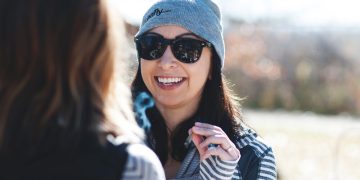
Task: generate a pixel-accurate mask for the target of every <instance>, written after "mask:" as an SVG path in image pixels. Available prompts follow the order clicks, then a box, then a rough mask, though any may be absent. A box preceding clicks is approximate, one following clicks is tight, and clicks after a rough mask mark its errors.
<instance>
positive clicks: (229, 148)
mask: <svg viewBox="0 0 360 180" xmlns="http://www.w3.org/2000/svg"><path fill="white" fill-rule="evenodd" d="M189 134H190V135H191V138H192V140H193V142H194V144H195V146H196V148H197V149H198V151H199V154H200V159H201V160H205V159H207V158H208V157H210V156H211V155H214V156H218V157H219V158H220V159H221V160H224V161H232V160H237V159H238V158H239V157H240V151H239V150H238V149H237V148H236V146H235V144H234V143H233V142H232V141H230V139H229V137H228V136H227V135H226V133H225V132H224V131H223V130H222V129H221V128H220V127H218V126H214V125H210V124H206V123H199V122H196V123H195V126H193V127H192V128H191V129H189ZM204 138H205V139H204ZM209 144H216V145H218V146H217V147H211V148H208V145H209Z"/></svg>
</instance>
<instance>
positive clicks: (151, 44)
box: [136, 35, 165, 60]
mask: <svg viewBox="0 0 360 180" xmlns="http://www.w3.org/2000/svg"><path fill="white" fill-rule="evenodd" d="M162 42H163V39H162V37H160V36H153V35H148V36H143V37H141V38H140V39H138V40H137V41H136V48H137V50H138V53H139V56H140V58H143V59H146V60H155V59H158V58H160V57H161V56H162V55H163V53H164V50H165V48H164V47H163V45H162Z"/></svg>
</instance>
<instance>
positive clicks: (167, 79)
mask: <svg viewBox="0 0 360 180" xmlns="http://www.w3.org/2000/svg"><path fill="white" fill-rule="evenodd" d="M154 79H155V81H156V84H157V85H158V86H159V87H160V88H161V89H163V90H173V89H176V88H177V87H179V86H180V85H181V84H183V83H184V82H185V81H186V79H187V78H185V77H176V76H155V77H154Z"/></svg>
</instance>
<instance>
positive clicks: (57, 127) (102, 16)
mask: <svg viewBox="0 0 360 180" xmlns="http://www.w3.org/2000/svg"><path fill="white" fill-rule="evenodd" d="M0 27H1V28H0V107H1V108H0V179H121V178H124V179H127V178H133V179H164V174H163V170H162V167H161V164H160V162H159V160H158V159H157V158H156V155H155V154H154V153H153V152H152V151H151V150H149V149H148V148H147V147H145V146H144V145H141V144H139V142H141V138H142V137H143V133H142V131H141V130H140V129H139V128H138V127H137V125H136V123H135V120H134V117H133V114H132V110H131V105H130V97H129V96H130V91H129V89H128V88H127V87H126V86H125V85H124V84H123V82H122V80H121V79H117V78H116V77H121V75H119V74H118V72H115V69H116V70H122V71H123V65H121V64H120V65H119V64H118V63H119V62H120V61H119V59H118V57H119V56H118V54H117V52H116V51H115V50H116V49H119V48H120V47H118V45H119V44H120V43H117V42H116V40H119V39H118V37H117V36H116V34H115V32H116V31H117V32H118V31H119V29H118V28H114V23H113V22H112V19H111V16H110V12H109V7H108V4H107V3H105V1H102V0H51V1H45V0H39V1H35V0H31V1H27V0H25V1H22V0H1V1H0ZM120 31H123V29H120ZM121 38H122V37H121ZM120 40H122V39H120ZM116 75H118V76H116Z"/></svg>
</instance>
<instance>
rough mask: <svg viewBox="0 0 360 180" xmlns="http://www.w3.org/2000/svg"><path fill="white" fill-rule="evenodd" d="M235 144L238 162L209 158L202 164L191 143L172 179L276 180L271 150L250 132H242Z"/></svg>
mask: <svg viewBox="0 0 360 180" xmlns="http://www.w3.org/2000/svg"><path fill="white" fill-rule="evenodd" d="M235 144H236V146H237V148H238V149H239V150H240V153H241V157H240V159H239V160H235V161H223V160H221V159H219V158H218V157H217V156H212V157H210V158H208V159H206V160H204V161H202V162H200V156H199V153H198V151H197V150H196V147H195V146H194V145H193V144H191V145H190V150H189V151H188V154H187V155H186V157H185V159H184V161H183V162H182V164H181V166H180V169H179V171H178V172H177V175H176V178H175V179H221V180H224V179H234V180H235V179H236V180H238V179H240V180H275V179H276V164H275V158H274V154H273V151H272V149H271V147H269V146H268V145H266V144H265V143H264V142H263V140H262V139H261V138H260V137H258V136H257V135H256V133H255V132H254V131H253V130H251V129H247V130H245V131H244V132H243V133H242V134H241V136H240V137H239V138H238V139H237V141H236V142H235Z"/></svg>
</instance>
